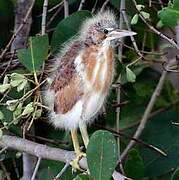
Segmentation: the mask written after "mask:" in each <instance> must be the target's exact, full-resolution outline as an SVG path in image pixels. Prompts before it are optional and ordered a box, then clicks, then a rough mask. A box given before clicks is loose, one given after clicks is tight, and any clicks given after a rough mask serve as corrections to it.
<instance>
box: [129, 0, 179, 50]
mask: <svg viewBox="0 0 179 180" xmlns="http://www.w3.org/2000/svg"><path fill="white" fill-rule="evenodd" d="M132 1H133V3H134V5H135V7H136V10H137V2H136V1H135V0H132ZM137 11H138V10H137ZM138 13H139V17H140V18H141V19H142V21H143V22H144V23H145V24H146V25H147V26H148V27H149V29H150V30H151V31H153V32H154V33H156V34H157V35H158V36H160V37H162V38H163V39H165V40H166V41H168V42H169V43H170V44H171V45H172V46H174V47H175V48H176V49H179V46H178V45H177V44H176V43H175V41H174V40H173V39H170V38H169V37H167V36H165V35H164V34H163V33H161V32H160V31H158V30H157V29H156V28H154V27H153V26H152V25H151V24H149V23H148V22H147V20H146V19H145V17H144V16H143V15H142V14H141V13H140V11H138Z"/></svg>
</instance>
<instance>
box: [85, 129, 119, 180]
mask: <svg viewBox="0 0 179 180" xmlns="http://www.w3.org/2000/svg"><path fill="white" fill-rule="evenodd" d="M87 162H88V167H89V170H90V174H91V175H92V177H93V178H94V180H109V179H110V178H111V175H112V173H113V171H114V169H115V167H116V162H117V145H116V141H115V138H114V136H113V135H112V134H111V133H110V132H108V131H103V130H99V131H96V132H95V133H94V134H93V135H92V136H91V138H90V142H89V144H88V147H87Z"/></svg>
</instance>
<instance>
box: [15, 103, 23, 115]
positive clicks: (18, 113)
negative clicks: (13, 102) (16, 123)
mask: <svg viewBox="0 0 179 180" xmlns="http://www.w3.org/2000/svg"><path fill="white" fill-rule="evenodd" d="M22 106H23V103H19V104H18V106H17V107H16V109H15V111H14V112H13V115H14V116H15V117H17V116H19V115H20V114H21V112H22Z"/></svg>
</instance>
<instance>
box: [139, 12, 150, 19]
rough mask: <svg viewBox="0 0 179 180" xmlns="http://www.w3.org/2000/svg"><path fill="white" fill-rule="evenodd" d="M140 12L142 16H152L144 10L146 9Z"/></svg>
mask: <svg viewBox="0 0 179 180" xmlns="http://www.w3.org/2000/svg"><path fill="white" fill-rule="evenodd" d="M140 13H141V14H142V16H144V18H145V19H149V17H150V14H149V13H147V12H144V11H141V12H140Z"/></svg>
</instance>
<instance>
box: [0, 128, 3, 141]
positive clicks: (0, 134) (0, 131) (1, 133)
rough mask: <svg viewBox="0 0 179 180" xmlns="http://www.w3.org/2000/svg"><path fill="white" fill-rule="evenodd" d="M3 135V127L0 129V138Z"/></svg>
mask: <svg viewBox="0 0 179 180" xmlns="http://www.w3.org/2000/svg"><path fill="white" fill-rule="evenodd" d="M2 136H3V131H2V129H0V139H1V138H2Z"/></svg>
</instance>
